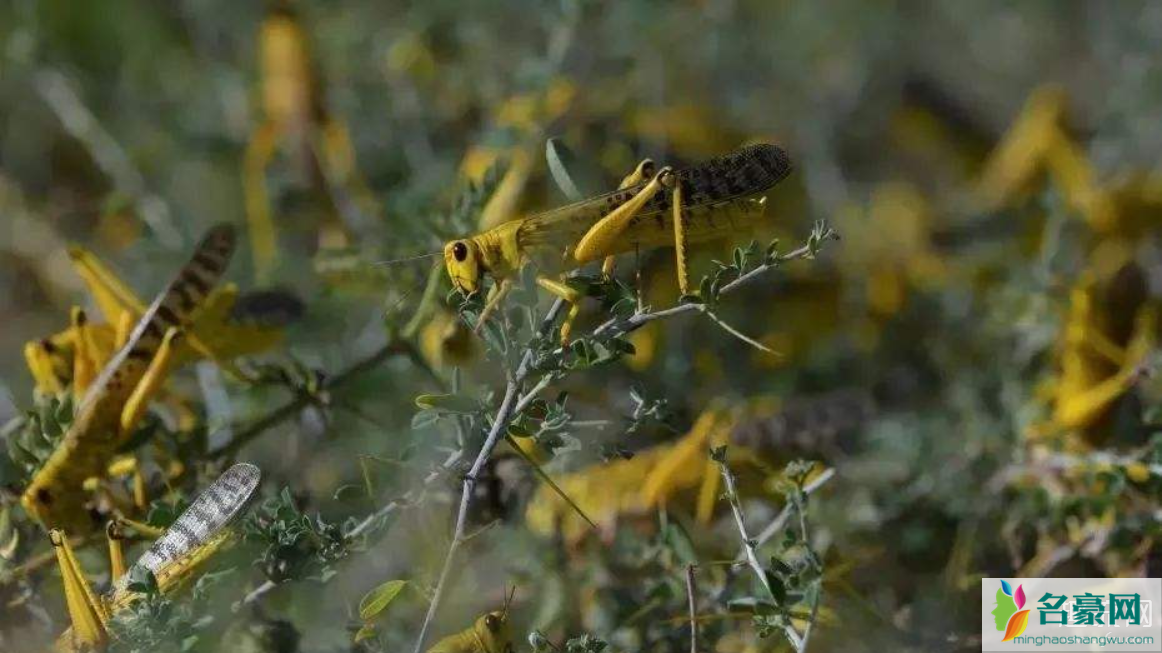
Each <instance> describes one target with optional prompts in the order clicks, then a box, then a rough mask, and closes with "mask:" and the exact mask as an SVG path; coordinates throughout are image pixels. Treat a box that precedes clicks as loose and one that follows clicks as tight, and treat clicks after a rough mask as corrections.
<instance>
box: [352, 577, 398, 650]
mask: <svg viewBox="0 0 1162 653" xmlns="http://www.w3.org/2000/svg"><path fill="white" fill-rule="evenodd" d="M406 585H407V581H406V580H389V581H387V582H386V583H384V584H382V585H380V586H379V587H376V588H375V589H373V590H371V591H370V592H368V593H367V594H365V595H363V599H362V600H360V601H359V618H360V619H362V620H363V621H371V620H372V619H374V618H375V617H376V615H378V614H379V613H380V612H383V611H384V610H385V609H386V608H387V606H388V605H390V604H391V602H392V601H394V600H395V597H397V596H399V593H400V592H402V591H403V588H404V586H406ZM365 627H366V626H365ZM355 641H359V640H358V635H357V636H356V640H355Z"/></svg>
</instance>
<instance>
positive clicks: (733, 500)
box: [718, 460, 804, 653]
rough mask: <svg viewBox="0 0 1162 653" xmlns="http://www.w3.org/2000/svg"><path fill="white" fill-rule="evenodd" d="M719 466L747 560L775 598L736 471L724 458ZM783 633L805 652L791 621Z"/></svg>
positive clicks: (784, 627) (796, 648)
mask: <svg viewBox="0 0 1162 653" xmlns="http://www.w3.org/2000/svg"><path fill="white" fill-rule="evenodd" d="M718 466H719V468H720V469H721V470H722V481H723V483H724V485H725V486H726V487H725V490H726V498H727V500H728V501H729V502H730V510H731V512H732V513H733V514H734V523H735V525H737V526H738V534H739V535H740V536H741V537H742V548H743V553H744V555H745V557H746V562H747V564H748V565H750V568H751V570H752V571H754V573H755V576H757V577H758V579H759V582H761V583H762V586H763V588H764V589H766V590H767V595H768V596H770V597H771V598H772V599H774V597H775V593H774V592H773V591H772V590H771V581H770V579H768V578H767V573H766V571H765V570H764V569H763V566H762V563H760V562H759V558H758V553H757V551H756V548H757V547H756V541H755V540H752V539H750V535H748V534H747V531H746V520H745V519H744V518H743V514H742V504H741V503H740V502H739V499H738V491H737V490H736V489H735V479H734V473H733V472H731V471H730V467H728V466H727V464H726V462H725V461H724V460H722V461H719V462H718ZM790 505H791V504H789V505H788V507H790ZM783 634H784V635H785V636H786V638H787V641H789V642H790V643H791V646H793V647H794V648H795V650H796V651H798V652H799V653H803V650H804V648H803V646H804V642H803V639H802V638H800V637H799V633H797V632H795V627H794V626H793V625H791V624H790V623H788V624H786V625H784V626H783Z"/></svg>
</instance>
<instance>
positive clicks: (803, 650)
mask: <svg viewBox="0 0 1162 653" xmlns="http://www.w3.org/2000/svg"><path fill="white" fill-rule="evenodd" d="M822 597H823V583H822V582H821V581H818V580H817V581H815V598H814V600H812V601H811V618H810V619H808V620H807V627H806V628H804V629H803V639H802V641H800V642H799V646H798V653H807V644H808V643H810V641H811V632H812V631H813V630H815V620H816V619H817V618H818V616H819V600H820V599H821V598H822Z"/></svg>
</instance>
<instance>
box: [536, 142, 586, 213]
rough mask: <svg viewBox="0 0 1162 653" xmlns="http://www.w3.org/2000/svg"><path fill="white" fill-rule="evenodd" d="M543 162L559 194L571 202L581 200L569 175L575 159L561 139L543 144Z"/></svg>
mask: <svg viewBox="0 0 1162 653" xmlns="http://www.w3.org/2000/svg"><path fill="white" fill-rule="evenodd" d="M545 160H546V161H547V162H548V164H549V173H550V174H551V175H553V181H555V182H556V183H557V188H560V189H561V193H563V194H564V195H565V197H567V198H568V199H569V201H571V202H576V201H578V200H580V199H582V196H581V191H580V190H578V189H577V184H576V183H574V181H573V177H572V175H570V174H569V166H571V165H573V163H574V160H575V157H574V156H573V153H572V152H571V151H570V150H569V148H568V147H567V146H566V145H565V144H564V143H562V142H561V139H559V138H550V139H549V140H548V141H547V142H546V143H545Z"/></svg>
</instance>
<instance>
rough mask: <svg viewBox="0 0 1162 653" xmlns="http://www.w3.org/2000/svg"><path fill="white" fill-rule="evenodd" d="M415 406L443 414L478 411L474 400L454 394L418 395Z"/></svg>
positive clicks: (477, 405) (478, 406)
mask: <svg viewBox="0 0 1162 653" xmlns="http://www.w3.org/2000/svg"><path fill="white" fill-rule="evenodd" d="M416 406H419V407H420V408H423V409H426V410H438V411H441V412H445V413H474V412H476V411H477V410H479V409H480V403H479V402H477V401H476V400H475V399H473V398H471V397H468V396H465V395H456V394H445V395H420V396H418V397H416Z"/></svg>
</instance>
